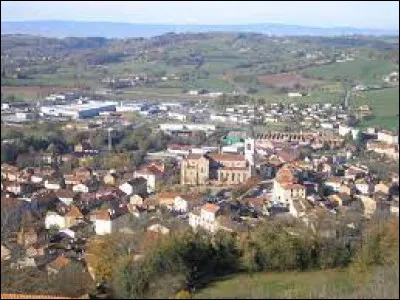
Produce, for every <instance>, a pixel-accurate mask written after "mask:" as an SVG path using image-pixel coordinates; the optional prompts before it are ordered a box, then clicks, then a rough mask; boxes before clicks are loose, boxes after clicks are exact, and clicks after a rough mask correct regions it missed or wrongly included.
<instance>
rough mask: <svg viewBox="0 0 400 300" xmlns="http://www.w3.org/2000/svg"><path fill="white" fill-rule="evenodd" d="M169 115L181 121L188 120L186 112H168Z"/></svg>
mask: <svg viewBox="0 0 400 300" xmlns="http://www.w3.org/2000/svg"><path fill="white" fill-rule="evenodd" d="M168 117H169V118H171V119H175V120H179V121H186V119H187V116H186V115H185V114H181V113H178V112H172V111H170V112H168Z"/></svg>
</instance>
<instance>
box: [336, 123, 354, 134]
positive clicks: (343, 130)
mask: <svg viewBox="0 0 400 300" xmlns="http://www.w3.org/2000/svg"><path fill="white" fill-rule="evenodd" d="M352 129H353V128H352V127H350V126H346V125H342V124H340V125H339V135H340V136H345V135H347V134H349V133H350V132H351V130H352Z"/></svg>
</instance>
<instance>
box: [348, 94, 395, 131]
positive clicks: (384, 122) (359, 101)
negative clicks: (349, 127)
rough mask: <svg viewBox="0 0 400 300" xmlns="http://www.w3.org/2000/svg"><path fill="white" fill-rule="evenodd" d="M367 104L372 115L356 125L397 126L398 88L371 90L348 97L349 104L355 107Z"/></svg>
mask: <svg viewBox="0 0 400 300" xmlns="http://www.w3.org/2000/svg"><path fill="white" fill-rule="evenodd" d="M363 104H366V105H369V106H370V107H371V109H372V113H373V117H372V118H371V119H369V120H363V121H361V122H360V123H359V124H358V126H359V127H360V128H365V127H369V126H374V127H383V128H388V129H394V130H396V129H398V128H399V88H398V87H396V88H390V89H383V90H372V91H366V92H362V93H358V94H356V95H354V96H352V97H351V98H350V106H351V107H352V108H357V107H359V106H360V105H363Z"/></svg>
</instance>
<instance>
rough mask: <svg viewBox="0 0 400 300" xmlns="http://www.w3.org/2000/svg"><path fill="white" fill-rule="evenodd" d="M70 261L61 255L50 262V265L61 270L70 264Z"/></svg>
mask: <svg viewBox="0 0 400 300" xmlns="http://www.w3.org/2000/svg"><path fill="white" fill-rule="evenodd" d="M70 262H71V260H70V259H68V258H66V257H64V256H62V255H60V256H59V257H57V258H56V259H55V260H53V261H52V262H51V263H50V264H49V267H51V268H54V269H58V270H59V269H62V268H65V267H66V266H68V265H69V263H70Z"/></svg>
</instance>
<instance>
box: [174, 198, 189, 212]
mask: <svg viewBox="0 0 400 300" xmlns="http://www.w3.org/2000/svg"><path fill="white" fill-rule="evenodd" d="M188 209H189V204H188V201H187V200H186V199H184V198H182V197H181V196H176V197H175V199H174V210H175V211H179V212H182V213H186V212H187V211H188Z"/></svg>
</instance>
